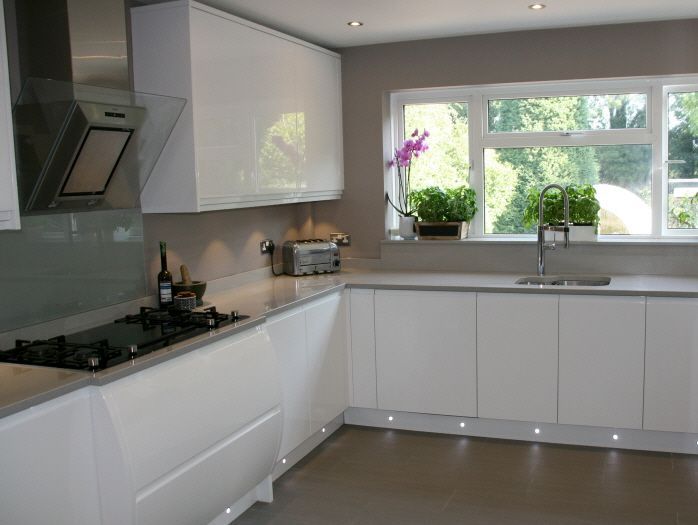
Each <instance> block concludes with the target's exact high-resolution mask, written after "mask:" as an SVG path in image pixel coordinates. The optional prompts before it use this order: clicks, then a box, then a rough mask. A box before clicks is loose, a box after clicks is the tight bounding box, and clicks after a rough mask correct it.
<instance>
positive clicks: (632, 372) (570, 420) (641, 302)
mask: <svg viewBox="0 0 698 525" xmlns="http://www.w3.org/2000/svg"><path fill="white" fill-rule="evenodd" d="M644 354H645V298H644V297H601V296H591V295H578V296H572V295H563V296H561V297H560V373H559V401H558V403H559V413H558V422H559V423H567V424H572V425H593V426H599V427H615V428H636V429H639V428H642V395H643V381H644V357H645V355H644Z"/></svg>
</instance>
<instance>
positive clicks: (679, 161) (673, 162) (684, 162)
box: [665, 159, 686, 164]
mask: <svg viewBox="0 0 698 525" xmlns="http://www.w3.org/2000/svg"><path fill="white" fill-rule="evenodd" d="M665 162H666V163H667V164H686V161H685V160H681V159H677V160H667V161H665Z"/></svg>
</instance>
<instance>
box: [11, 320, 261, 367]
mask: <svg viewBox="0 0 698 525" xmlns="http://www.w3.org/2000/svg"><path fill="white" fill-rule="evenodd" d="M247 318H249V316H247V315H239V314H238V313H237V312H235V311H234V312H232V313H229V314H227V313H220V312H218V311H216V309H215V307H209V308H206V309H203V310H195V311H188V310H179V309H177V308H174V307H170V308H148V307H142V308H141V309H140V311H139V312H138V313H136V314H133V315H126V316H125V317H121V318H119V319H116V320H115V321H114V322H113V323H108V324H104V325H101V326H96V327H95V328H91V329H89V330H84V331H81V332H76V333H74V334H69V335H60V336H57V337H52V338H50V339H39V340H33V341H30V340H22V339H18V340H17V341H16V342H15V346H14V348H9V349H5V350H0V362H4V363H16V364H24V365H39V366H50V367H56V368H69V369H73V370H90V371H93V372H95V371H98V370H104V369H106V368H109V367H112V366H115V365H118V364H121V363H125V362H127V361H129V360H131V359H136V358H137V357H138V356H142V355H145V354H149V353H151V352H153V351H155V350H159V349H161V348H164V347H166V346H169V345H172V344H174V343H179V342H181V341H184V340H186V339H189V338H191V337H196V336H197V335H201V334H204V333H207V332H209V331H210V330H215V329H217V328H220V327H223V326H227V325H230V324H233V323H237V322H239V321H242V320H244V319H247Z"/></svg>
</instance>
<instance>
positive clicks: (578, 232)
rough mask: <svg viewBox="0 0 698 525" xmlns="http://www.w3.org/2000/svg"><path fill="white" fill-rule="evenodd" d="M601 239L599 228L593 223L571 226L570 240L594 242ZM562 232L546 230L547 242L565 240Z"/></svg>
mask: <svg viewBox="0 0 698 525" xmlns="http://www.w3.org/2000/svg"><path fill="white" fill-rule="evenodd" d="M598 239H599V235H598V229H597V227H596V226H593V225H583V226H582V225H579V226H575V225H572V226H570V242H593V241H597V240H598ZM564 240H565V237H564V234H563V233H562V232H553V231H546V232H545V242H564Z"/></svg>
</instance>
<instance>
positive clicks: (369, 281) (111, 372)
mask: <svg viewBox="0 0 698 525" xmlns="http://www.w3.org/2000/svg"><path fill="white" fill-rule="evenodd" d="M420 274H423V275H424V276H425V277H426V276H431V277H432V278H433V277H434V276H438V275H439V274H442V275H448V276H450V277H451V278H452V277H453V276H454V275H455V276H457V275H459V273H458V272H420V271H389V270H378V271H364V270H354V271H348V272H345V271H343V272H341V273H340V274H339V277H340V278H341V281H342V282H337V280H334V281H333V282H328V283H327V284H326V286H324V287H323V286H322V284H321V285H320V286H318V287H317V289H316V290H312V291H311V292H310V293H308V295H307V296H305V297H300V298H296V299H294V300H290V301H288V302H284V303H283V304H278V305H275V306H273V307H268V308H267V309H266V310H265V311H263V312H250V313H251V314H252V315H251V317H250V318H249V319H246V320H245V321H242V322H240V323H236V324H234V325H230V326H226V327H223V328H221V329H219V330H216V331H215V332H214V333H212V334H204V335H201V336H198V337H195V338H192V339H189V340H187V341H184V342H181V343H178V344H175V345H172V346H169V347H166V348H164V349H161V350H158V351H156V352H153V353H152V354H148V355H145V356H142V357H140V358H138V359H137V360H135V361H134V362H133V363H124V364H122V365H119V366H117V367H114V368H112V369H108V370H105V371H102V372H98V373H96V374H92V373H88V372H79V371H76V372H74V373H75V374H76V377H75V379H74V380H71V381H67V382H65V383H63V384H57V385H56V386H53V387H51V386H48V387H46V388H44V389H37V393H36V394H35V395H29V396H27V397H26V398H24V399H22V400H20V401H16V402H12V403H9V404H5V405H3V404H2V403H1V399H0V418H3V417H6V416H9V415H11V414H14V413H17V412H20V411H22V410H25V409H27V408H30V407H32V406H35V405H38V404H40V403H44V402H46V401H49V400H51V399H55V398H57V397H60V396H62V395H65V394H67V393H70V392H72V391H74V390H78V389H80V388H83V387H86V386H100V385H105V384H108V383H111V382H113V381H117V380H119V379H122V378H124V377H127V376H129V375H132V374H134V373H137V372H140V371H142V370H146V369H148V368H151V367H153V366H155V365H158V364H160V363H163V362H165V361H168V360H170V359H174V358H176V357H179V356H182V355H185V354H187V353H189V352H192V351H194V350H197V349H199V348H201V347H203V346H205V345H207V344H210V343H212V342H215V341H218V340H221V339H223V338H226V337H230V336H232V335H235V334H237V333H240V332H243V331H245V330H249V329H251V328H254V327H256V326H259V325H262V324H263V323H265V322H266V320H267V318H269V317H271V316H274V315H278V314H281V313H283V312H285V311H288V310H291V309H293V308H297V307H299V306H302V305H304V304H306V303H309V302H311V301H314V300H316V299H318V298H320V297H322V296H325V295H329V294H331V293H333V292H337V291H341V290H343V289H344V288H359V289H374V290H414V291H454V292H490V293H531V294H541V293H543V294H558V295H559V294H569V295H625V296H646V297H687V298H691V297H693V298H695V297H698V286H697V287H696V289H695V290H693V291H691V290H689V291H682V290H678V289H676V288H675V287H674V288H673V289H671V288H660V287H658V288H656V289H648V288H646V287H644V288H642V287H638V286H635V287H634V288H633V286H628V285H626V287H625V288H622V287H619V288H616V287H613V286H611V287H574V288H568V287H559V286H524V285H515V284H513V282H512V283H511V284H508V283H506V284H505V283H501V282H499V283H494V282H489V283H487V284H482V285H477V284H476V285H473V284H465V283H464V284H462V285H460V284H457V283H453V282H451V283H448V284H443V285H440V284H434V283H428V284H427V283H425V284H419V283H415V282H414V280H415V278H416V279H417V280H418V279H419V277H420ZM330 275H332V276H334V277H336V276H337V274H330ZM462 275H463V276H464V277H465V276H469V277H470V278H472V277H473V276H478V274H477V273H464V274H462ZM487 275H489V277H490V278H491V277H492V274H482V278H483V279H485V277H486V276H487ZM385 276H389V277H390V278H391V279H392V280H395V279H396V277H397V280H398V282H392V283H385V282H380V281H381V280H382V279H383V278H384V277H385ZM496 277H497V280H500V279H505V278H506V279H507V280H508V279H509V277H513V276H509V274H500V275H497V276H496ZM620 277H621V276H619V278H620ZM635 277H643V278H645V279H646V280H647V279H649V280H657V281H660V280H661V279H662V276H635ZM400 278H404V281H403V282H399V281H400ZM282 279H288V281H289V285H290V283H292V282H295V281H296V280H295V279H294V278H289V277H283V278H282ZM687 279H689V280H691V281H693V280H695V281H696V282H697V283H698V278H687ZM411 281H412V282H411ZM258 284H259V283H258V282H257V283H251V284H247V285H245V286H243V287H240V289H242V288H245V287H255V286H257V285H258ZM238 290H239V289H238V288H233V289H230V290H228V291H227V292H223V293H224V294H226V293H232V292H237V291H238ZM252 291H254V290H252ZM0 366H4V365H2V364H0ZM37 368H39V367H37Z"/></svg>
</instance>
